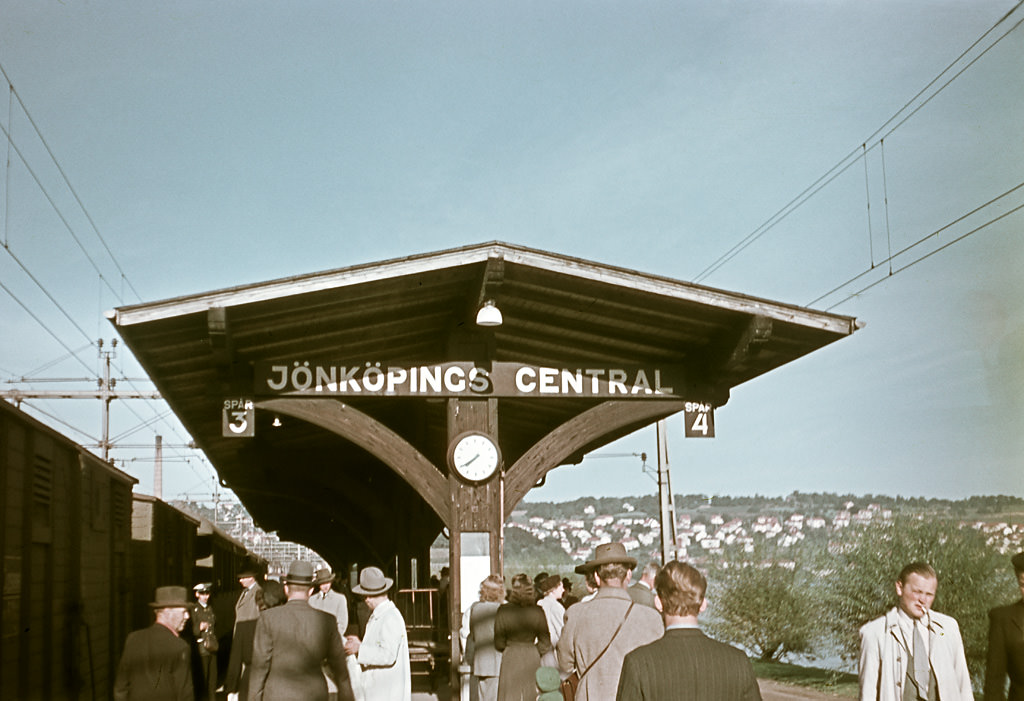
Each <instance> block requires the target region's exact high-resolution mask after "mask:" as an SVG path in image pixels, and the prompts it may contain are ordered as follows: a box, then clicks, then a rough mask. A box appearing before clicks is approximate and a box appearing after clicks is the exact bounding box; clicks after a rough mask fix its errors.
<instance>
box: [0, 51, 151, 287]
mask: <svg viewBox="0 0 1024 701" xmlns="http://www.w3.org/2000/svg"><path fill="white" fill-rule="evenodd" d="M0 74H2V75H3V77H4V80H5V81H7V85H8V86H9V88H10V93H11V95H13V96H14V97H15V98H16V99H17V100H18V104H19V105H20V106H21V110H22V112H24V114H25V116H26V117H27V118H28V121H29V124H31V125H32V128H33V129H34V130H35V132H36V135H37V136H38V137H39V141H40V142H41V143H42V144H43V147H44V148H45V149H46V153H48V154H49V156H50V160H51V161H53V164H54V165H55V166H56V167H57V171H58V172H59V173H60V176H61V178H62V179H63V180H64V184H65V185H67V187H68V191H70V192H71V195H72V196H73V197H74V198H75V202H76V203H77V204H78V207H79V208H80V209H81V210H82V214H84V215H85V218H86V220H87V221H88V222H89V225H90V226H91V227H92V230H93V233H94V234H96V238H97V239H99V241H100V243H101V244H102V245H103V248H104V250H105V251H106V252H107V255H108V256H110V260H111V261H112V262H113V263H114V267H116V268H117V271H118V272H119V273H121V280H122V281H123V282H125V283H126V284H127V285H128V287H129V288H130V289H131V291H132V292H134V293H135V297H136V298H137V299H138V300H139V301H142V296H141V295H140V294H139V293H138V290H136V289H135V286H134V285H132V283H131V280H129V279H128V276H127V275H126V274H125V272H124V269H123V268H122V267H121V264H120V263H119V262H118V260H117V257H116V256H114V252H113V251H111V250H110V246H108V245H107V241H106V239H104V238H103V235H102V234H101V233H100V230H99V227H97V226H96V222H95V221H94V220H93V218H92V215H91V214H89V210H88V209H86V207H85V204H84V203H83V202H82V199H81V198H80V197H79V196H78V192H77V191H76V190H75V188H74V186H73V185H72V184H71V181H70V180H69V179H68V176H67V174H66V173H65V172H64V168H63V167H62V166H61V164H60V162H59V161H58V160H57V156H56V155H54V153H53V149H51V148H50V144H49V143H48V142H47V141H46V137H44V136H43V132H42V130H40V129H39V126H38V125H37V124H36V120H35V119H33V118H32V114H31V113H30V112H29V111H28V107H27V106H26V105H25V103H24V101H23V100H22V99H21V95H19V94H18V91H17V90H16V89H15V87H14V83H13V82H12V81H11V79H10V78H9V77H8V76H7V71H6V70H4V67H3V64H0ZM7 123H8V125H10V123H11V118H10V117H8V122H7ZM4 133H5V134H6V133H7V132H6V131H5V132H4ZM7 139H8V145H9V146H13V145H14V144H13V140H12V139H11V137H10V135H8V136H7ZM15 149H17V147H16V146H15ZM18 156H19V157H21V153H20V152H19V153H18ZM9 158H10V157H9V156H8V160H9ZM22 161H24V158H22ZM26 167H27V164H26ZM73 235H74V234H72V236H73ZM75 240H76V241H77V240H78V239H77V238H76V239H75ZM79 245H81V244H79ZM83 251H84V249H83ZM86 257H88V254H86ZM90 262H91V259H90ZM94 267H95V266H94ZM97 272H99V271H98V270H97ZM100 277H101V278H102V277H103V276H102V274H101V275H100ZM115 296H116V297H117V298H118V300H119V301H121V303H122V304H123V303H124V299H123V296H122V295H118V294H117V293H116V292H115Z"/></svg>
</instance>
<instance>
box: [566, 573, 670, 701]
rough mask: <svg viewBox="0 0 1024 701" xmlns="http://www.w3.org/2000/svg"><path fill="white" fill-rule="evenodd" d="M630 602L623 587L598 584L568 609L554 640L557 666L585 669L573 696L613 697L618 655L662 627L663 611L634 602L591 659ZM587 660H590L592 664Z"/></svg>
mask: <svg viewBox="0 0 1024 701" xmlns="http://www.w3.org/2000/svg"><path fill="white" fill-rule="evenodd" d="M631 603H633V600H632V599H631V598H630V596H629V593H628V592H627V591H626V590H625V589H619V588H617V587H607V586H606V587H601V588H600V589H599V590H598V592H597V595H596V596H595V597H594V598H593V599H591V600H590V601H587V602H582V601H581V602H580V603H578V604H574V605H572V606H570V607H569V609H568V612H567V613H568V618H567V620H566V622H565V627H564V628H563V629H562V637H561V638H559V640H558V647H557V651H558V666H559V668H560V669H561V670H562V671H563V672H569V671H571V670H573V669H577V670H579V672H580V673H581V674H583V671H584V670H587V669H589V671H587V673H586V674H585V675H584V676H583V679H582V681H581V682H580V686H579V689H578V690H577V692H576V701H606V700H607V699H613V698H615V691H616V689H617V688H618V686H619V673H620V672H621V671H622V659H623V658H624V657H625V656H626V653H628V652H632V651H633V650H635V649H636V648H638V647H640V646H641V645H646V644H647V643H651V642H654V641H655V640H657V639H659V638H660V637H661V636H662V635H663V634H664V632H665V626H664V624H663V623H662V620H661V615H660V614H659V613H658V612H657V611H655V610H654V609H652V608H650V607H648V606H642V605H639V604H638V605H636V606H633V609H632V610H631V611H630V612H629V618H628V619H627V620H626V621H625V623H623V625H622V628H621V629H620V630H619V634H618V635H617V636H615V640H614V641H613V642H612V644H611V647H609V648H608V650H607V652H605V653H604V654H603V655H601V658H600V659H599V660H598V661H597V664H596V665H595V664H594V659H595V658H597V656H598V655H600V654H601V651H602V650H604V648H605V646H606V645H607V644H608V641H609V640H611V638H612V634H613V633H615V629H616V628H618V626H619V623H620V622H621V621H623V619H624V617H625V616H626V611H627V610H628V609H629V605H630V604H631ZM591 665H594V666H593V668H592V669H591V668H590V667H591Z"/></svg>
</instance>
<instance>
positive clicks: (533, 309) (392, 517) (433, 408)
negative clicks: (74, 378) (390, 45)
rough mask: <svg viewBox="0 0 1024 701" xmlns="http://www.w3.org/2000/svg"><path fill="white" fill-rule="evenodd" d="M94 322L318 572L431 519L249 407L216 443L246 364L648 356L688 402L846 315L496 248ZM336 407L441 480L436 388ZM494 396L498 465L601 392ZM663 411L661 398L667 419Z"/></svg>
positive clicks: (435, 520)
mask: <svg viewBox="0 0 1024 701" xmlns="http://www.w3.org/2000/svg"><path fill="white" fill-rule="evenodd" d="M487 300H493V301H494V303H495V305H496V306H497V308H498V309H499V310H500V312H501V316H502V323H501V324H500V325H499V326H493V327H487V328H483V327H479V326H477V325H476V323H475V320H476V314H477V310H478V309H479V307H480V306H481V305H482V304H483V303H484V302H486V301H487ZM109 316H110V318H111V321H112V322H113V323H114V325H115V326H116V327H117V329H118V331H119V332H120V334H121V336H122V338H123V339H124V341H125V342H126V343H127V344H128V346H129V347H130V348H131V350H132V351H133V352H134V354H135V356H136V357H137V359H138V360H139V362H140V363H141V364H142V366H143V367H144V368H145V370H146V371H147V372H148V373H149V375H150V377H151V379H152V380H153V382H154V383H155V384H156V386H157V387H158V389H159V390H160V392H161V394H162V396H163V398H164V399H165V400H166V401H167V402H168V404H169V405H170V407H171V408H172V409H173V410H174V412H175V413H176V414H177V416H178V417H179V418H180V420H181V421H182V423H183V424H184V426H185V427H186V428H187V429H188V431H189V432H190V433H191V435H192V437H193V438H194V439H195V441H196V443H197V444H198V445H199V447H200V448H202V450H203V451H204V452H205V453H206V455H207V457H208V458H209V459H210V461H211V462H212V464H213V465H214V467H215V468H216V469H217V471H218V473H219V475H220V477H221V479H222V480H223V482H224V483H225V484H226V485H227V486H229V487H230V488H232V490H233V491H234V492H235V493H236V494H237V495H238V497H239V498H240V499H241V500H242V501H243V502H244V503H245V505H246V507H247V508H248V509H249V511H250V513H251V514H252V515H253V517H254V518H255V519H256V521H257V523H258V524H259V525H260V526H261V527H262V528H264V529H265V530H268V531H277V532H278V534H279V535H280V537H282V538H283V539H287V540H294V541H297V542H300V543H303V544H305V545H307V546H309V547H311V548H313V549H314V550H316V551H318V552H319V553H321V554H322V555H323V556H324V557H326V558H327V559H328V560H329V561H330V562H331V563H332V564H333V565H334V566H335V567H340V566H342V565H343V564H345V563H352V562H363V563H370V562H376V563H378V564H382V563H386V562H388V561H389V558H392V557H393V556H394V555H395V554H396V553H398V552H400V551H403V550H408V549H412V550H416V549H422V548H423V547H424V546H429V543H430V542H432V541H433V540H434V538H435V537H436V536H437V534H438V533H439V532H440V531H441V529H442V527H443V526H444V522H443V519H442V517H441V516H439V515H438V513H436V511H437V510H436V509H434V508H431V506H430V505H429V504H428V503H427V502H426V501H425V500H424V498H423V496H422V495H421V494H419V493H418V492H417V491H416V490H415V489H414V488H412V487H411V486H410V485H409V484H408V482H407V481H406V480H404V479H402V478H401V477H399V476H398V474H396V473H395V471H394V470H392V469H391V468H389V467H388V466H387V465H385V464H384V463H383V462H382V461H381V460H379V459H378V458H376V457H375V456H374V455H372V454H371V453H370V452H368V451H367V450H365V449H364V448H362V447H360V446H359V445H356V444H355V443H353V442H350V441H348V440H345V439H343V438H341V437H339V436H338V435H336V434H335V433H332V432H331V431H326V430H324V429H323V428H321V427H319V426H317V425H314V424H312V423H309V422H304V421H300V420H297V419H295V418H293V417H290V416H283V415H281V414H279V413H275V412H274V411H271V410H262V409H260V408H259V407H261V406H262V405H261V404H260V403H258V402H257V407H258V408H257V410H256V415H255V436H254V437H252V438H238V437H225V436H224V435H223V433H224V430H223V424H222V406H223V403H224V400H225V399H228V398H232V397H239V396H252V395H253V386H254V382H255V377H256V374H257V372H258V370H257V368H258V367H260V366H261V365H266V364H271V365H273V364H275V363H277V364H279V366H280V365H287V366H290V367H294V366H295V363H296V362H298V363H302V362H305V361H307V360H310V361H312V360H317V359H327V360H328V361H330V362H334V363H337V364H339V365H348V366H350V367H354V366H357V365H360V366H362V365H365V363H370V364H375V363H377V362H380V363H382V364H383V366H387V365H388V364H389V363H406V364H409V363H415V364H420V365H422V364H429V363H444V362H448V361H473V362H475V363H477V364H480V363H482V364H484V365H486V364H488V363H503V362H505V363H519V364H530V365H533V366H536V367H556V368H581V367H614V366H617V365H621V366H624V367H625V366H628V367H633V366H662V365H664V366H673V367H678V368H683V369H684V370H685V373H686V376H687V377H688V378H691V381H690V382H688V383H687V385H686V386H687V387H688V388H692V391H693V392H694V393H695V394H697V395H700V396H693V397H682V398H683V399H691V398H692V399H694V400H700V401H706V402H710V403H712V404H714V405H716V406H721V405H722V404H724V403H725V401H727V400H728V397H729V391H730V390H731V388H732V387H735V386H737V385H739V384H741V383H743V382H746V381H748V380H751V379H753V378H755V377H757V376H759V375H762V374H764V373H766V372H768V371H770V370H773V369H775V368H777V367H780V366H782V365H784V364H786V363H789V362H791V361H793V360H796V359H797V358H799V357H801V356H803V355H805V354H807V353H810V352H811V351H814V350H816V349H818V348H821V347H823V346H825V345H827V344H829V343H832V342H833V341H836V340H838V339H840V338H843V337H845V336H847V335H850V334H851V333H853V331H854V330H855V329H856V328H858V326H859V323H858V322H857V321H856V320H855V319H854V318H852V317H847V316H840V315H835V314H830V313H824V312H819V311H813V310H810V309H807V308H804V307H799V306H793V305H787V304H781V303H778V302H772V301H768V300H764V299H758V298H754V297H750V296H746V295H742V294H736V293H731V292H725V291H721V290H717V289H712V288H709V287H704V286H699V285H694V284H690V283H686V282H681V281H678V280H673V279H669V278H665V277H660V276H655V275H648V274H644V273H640V272H636V271H633V270H627V269H624V268H619V267H615V266H611V265H605V264H600V263H595V262H591V261H587V260H581V259H578V258H573V257H568V256H563V255H558V254H554V253H549V252H544V251H539V250H534V249H529V248H524V247H521V246H516V245H510V244H506V243H501V242H491V243H484V244H479V245H472V246H466V247H463V248H456V249H450V250H445V251H440V252H436V253H428V254H422V255H415V256H410V257H406V258H400V259H395V260H389V261H383V262H378V263H369V264H364V265H355V266H351V267H347V268H342V269H338V270H330V271H326V272H320V273H313V274H309V275H301V276H296V277H291V278H285V279H280V280H272V281H269V282H262V283H257V284H250V285H242V286H238V287H231V288H227V289H222V290H215V291H212V292H206V293H202V294H195V295H189V296H185V297H179V298H175V299H169V300H164V301H158V302H152V303H145V304H138V305H133V306H126V307H121V308H118V309H116V310H114V311H112V312H110V313H109ZM677 391H679V390H677ZM279 401H280V400H279ZM339 401H343V402H344V403H346V404H347V405H349V406H351V407H353V408H355V409H357V410H358V411H359V412H361V413H362V414H365V415H367V416H369V417H371V418H372V419H373V420H375V421H377V422H380V424H382V425H384V426H386V427H387V428H388V429H390V430H391V431H393V432H394V433H395V434H397V435H398V436H401V437H402V438H403V439H404V440H405V441H407V442H408V443H409V444H410V445H411V446H413V447H414V448H415V449H416V450H418V451H419V452H420V453H421V454H422V455H423V456H424V457H425V458H426V459H427V460H428V461H429V462H431V463H433V465H434V466H435V467H436V468H437V470H439V471H440V472H441V473H443V474H447V471H448V467H447V465H446V451H447V447H448V439H449V436H448V433H447V407H448V404H447V402H446V401H445V399H443V398H438V397H436V396H434V397H427V396H356V395H354V394H350V395H349V396H346V397H344V398H342V399H339ZM496 401H497V402H498V406H497V414H498V421H499V429H498V438H499V444H500V447H501V451H502V454H503V456H504V462H505V464H506V465H512V464H513V463H514V462H515V460H516V459H517V457H519V456H521V455H522V454H523V453H524V452H525V451H527V450H528V449H529V448H530V447H531V446H533V445H534V444H536V443H537V442H538V441H540V440H541V439H542V438H543V437H544V436H546V435H548V434H550V433H551V432H552V431H553V430H554V429H556V428H557V427H559V426H561V425H563V424H565V422H566V421H568V420H569V419H571V418H572V417H574V416H577V415H579V414H581V413H582V412H584V411H586V410H587V409H589V408H591V407H594V406H595V405H597V404H600V403H601V402H602V401H604V400H603V399H601V398H597V397H576V396H547V397H530V396H504V397H501V398H499V399H497V400H496ZM679 408H680V406H679V405H672V406H670V407H669V409H670V410H668V413H673V412H675V411H678V410H679ZM275 420H276V421H275ZM651 421H652V419H651V418H650V416H647V415H645V416H644V417H642V418H639V419H638V420H637V422H636V424H635V425H634V424H631V425H624V426H622V427H621V428H620V429H618V430H616V431H615V432H614V433H612V434H608V435H602V436H600V437H599V438H597V439H595V440H594V441H593V443H592V444H589V445H586V446H585V447H584V448H583V449H582V450H579V451H576V452H575V453H574V454H573V455H571V456H567V457H566V459H564V460H561V462H562V463H563V464H566V463H573V462H579V461H580V459H582V455H583V454H584V453H586V452H588V451H590V450H594V449H596V448H598V447H600V446H601V445H604V444H606V443H608V442H610V441H612V440H614V439H617V438H619V437H621V436H623V435H626V434H628V433H630V432H632V431H634V430H636V429H638V428H641V427H643V426H644V425H647V424H649V423H651ZM276 422H280V424H281V425H280V426H274V425H273V424H274V423H276Z"/></svg>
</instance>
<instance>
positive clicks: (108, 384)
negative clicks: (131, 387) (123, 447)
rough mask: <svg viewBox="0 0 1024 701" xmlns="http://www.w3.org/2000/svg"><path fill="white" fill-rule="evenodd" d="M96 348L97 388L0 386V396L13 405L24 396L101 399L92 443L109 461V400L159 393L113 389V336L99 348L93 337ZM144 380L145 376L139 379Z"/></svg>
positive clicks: (114, 342)
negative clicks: (98, 424)
mask: <svg viewBox="0 0 1024 701" xmlns="http://www.w3.org/2000/svg"><path fill="white" fill-rule="evenodd" d="M97 346H98V348H99V357H100V359H101V360H103V377H101V378H99V379H98V380H97V388H96V389H95V390H27V391H26V390H20V389H14V390H3V391H0V397H3V398H5V399H10V400H13V401H14V403H15V404H16V405H20V404H21V402H22V401H24V400H26V399H99V400H101V402H102V412H103V415H102V420H101V424H102V436H101V437H100V441H99V443H98V444H97V445H95V446H90V447H96V448H99V449H100V450H101V452H102V455H103V459H104V460H106V461H108V462H109V461H110V448H111V447H112V445H111V443H110V402H112V401H113V400H115V399H160V398H161V397H160V393H159V392H157V391H156V390H154V391H152V392H124V391H119V390H116V389H115V387H116V385H117V379H116V378H113V377H111V376H110V362H111V360H112V359H113V357H114V354H115V352H116V351H115V350H114V349H116V348H117V339H116V338H115V339H113V340H112V341H111V342H110V350H109V351H105V350H103V339H102V338H101V339H99V341H97ZM90 380H91V378H87V377H85V378H54V379H49V380H47V379H35V378H27V377H22V378H21V379H20V380H9V381H8V382H9V383H13V382H26V383H27V382H33V383H34V382H88V381H90ZM142 381H148V380H142Z"/></svg>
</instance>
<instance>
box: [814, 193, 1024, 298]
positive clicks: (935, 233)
mask: <svg viewBox="0 0 1024 701" xmlns="http://www.w3.org/2000/svg"><path fill="white" fill-rule="evenodd" d="M1021 188H1024V182H1022V183H1020V184H1018V185H1016V186H1015V187H1012V188H1010V189H1009V190H1007V191H1006V192H1004V193H1003V194H1001V195H997V196H996V197H993V198H992V199H990V200H989V201H988V202H985V203H984V204H981V205H978V206H977V207H975V208H974V209H972V210H971V211H969V212H967V213H966V214H962V215H960V216H959V217H957V218H956V219H954V220H953V221H951V222H949V223H948V224H946V225H945V226H942V227H939V228H938V229H936V230H935V231H933V232H931V233H930V234H927V235H926V236H922V237H921V238H919V239H918V240H917V241H914V242H913V243H911V244H910V245H909V246H905V247H904V248H902V249H900V250H899V251H896V253H890V254H889V257H888V258H886V259H885V260H881V261H879V262H878V265H881V264H882V263H886V262H888V263H889V276H892V275H895V274H896V272H898V271H894V270H893V269H892V263H893V261H894V260H895V259H896V258H899V257H900V256H902V255H903V254H904V253H908V252H909V251H911V250H913V249H914V248H916V247H917V246H919V245H921V244H922V243H924V242H925V241H927V240H928V239H930V238H933V237H935V236H938V235H939V234H941V233H942V232H943V231H945V230H946V229H949V228H950V227H952V226H954V225H956V224H959V223H960V222H962V221H964V220H965V219H967V218H968V217H971V216H973V215H974V214H977V213H978V212H980V211H982V210H983V209H985V208H986V207H989V206H991V205H993V204H995V203H996V202H998V201H999V200H1001V199H1003V198H1004V197H1007V196H1009V195H1011V194H1013V193H1014V192H1016V191H1017V190H1020V189H1021ZM1022 206H1024V205H1022ZM1018 209H1020V207H1017V208H1015V209H1012V210H1010V211H1009V212H1007V213H1005V214H1002V215H1000V216H998V217H996V218H995V219H992V220H990V221H988V222H985V223H984V224H982V225H981V226H979V227H977V228H976V229H974V230H972V231H970V232H968V234H965V235H964V236H960V237H958V238H956V239H954V240H953V241H951V242H950V243H947V244H945V245H944V246H942V247H941V248H938V249H936V250H934V251H931V252H930V253H928V254H927V255H924V256H921V257H920V258H918V259H917V260H915V261H914V262H913V263H911V264H909V265H905V266H903V267H902V268H900V269H899V270H906V269H907V268H909V267H910V266H911V265H913V264H914V263H918V262H920V261H922V260H924V259H925V258H927V257H928V256H930V255H932V254H933V253H937V252H938V251H940V250H942V249H943V248H947V247H948V246H949V245H950V244H952V243H956V242H957V241H960V240H962V239H964V238H966V236H968V235H970V234H973V233H975V232H977V231H980V230H981V229H984V228H985V227H987V226H988V225H989V224H994V223H995V222H997V221H999V220H1000V219H1003V218H1004V217H1006V216H1007V215H1008V214H1012V213H1013V212H1016V211H1017V210H1018ZM875 267H876V266H874V265H873V266H872V267H871V268H869V269H867V270H865V271H863V272H861V273H858V274H857V275H854V276H853V277H852V278H850V279H848V280H846V281H845V282H843V283H840V284H839V285H836V286H835V287H833V288H832V289H831V290H829V291H828V292H826V293H825V294H822V295H819V296H818V297H815V298H814V299H812V300H811V301H810V302H808V303H807V305H806V306H808V307H810V306H812V305H814V304H817V303H818V302H820V301H821V300H823V299H825V298H827V297H828V296H830V295H832V294H834V293H836V292H838V291H839V290H841V289H843V288H844V287H846V286H848V285H850V284H851V283H854V282H856V281H857V280H859V279H860V278H862V277H864V276H865V275H867V274H868V273H870V272H872V271H873V270H874V269H875ZM883 279H884V278H883ZM879 282H881V281H879ZM876 284H878V283H877V282H875V283H872V284H871V285H869V286H868V287H865V288H864V289H862V290H860V291H859V292H857V293H855V294H860V293H861V292H864V291H865V290H867V289H870V288H871V287H874V286H875V285H876ZM851 296H855V295H851ZM849 299H850V297H846V298H845V299H843V300H842V302H837V303H836V304H834V305H832V307H829V308H830V309H831V308H833V307H835V306H838V305H839V304H842V303H843V302H846V301H847V300H849Z"/></svg>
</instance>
